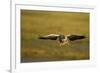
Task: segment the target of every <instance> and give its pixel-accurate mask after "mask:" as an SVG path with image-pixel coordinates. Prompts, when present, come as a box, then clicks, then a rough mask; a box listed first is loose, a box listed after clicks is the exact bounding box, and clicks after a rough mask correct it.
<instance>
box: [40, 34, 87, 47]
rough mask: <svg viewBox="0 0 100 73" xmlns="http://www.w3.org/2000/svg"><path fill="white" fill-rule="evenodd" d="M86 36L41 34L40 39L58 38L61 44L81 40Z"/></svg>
mask: <svg viewBox="0 0 100 73" xmlns="http://www.w3.org/2000/svg"><path fill="white" fill-rule="evenodd" d="M84 38H86V37H85V36H83V35H73V34H72V35H66V36H65V35H62V34H49V35H45V36H40V37H39V39H44V40H58V41H59V43H60V46H62V45H65V44H69V42H70V41H75V40H80V39H84Z"/></svg>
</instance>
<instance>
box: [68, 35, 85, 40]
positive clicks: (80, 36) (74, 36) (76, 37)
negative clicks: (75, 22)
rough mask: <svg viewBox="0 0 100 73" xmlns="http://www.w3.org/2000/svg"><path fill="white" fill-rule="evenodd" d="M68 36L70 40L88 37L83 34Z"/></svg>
mask: <svg viewBox="0 0 100 73" xmlns="http://www.w3.org/2000/svg"><path fill="white" fill-rule="evenodd" d="M67 38H68V39H69V40H70V41H74V40H79V39H84V38H86V37H85V36H83V35H68V36H67Z"/></svg>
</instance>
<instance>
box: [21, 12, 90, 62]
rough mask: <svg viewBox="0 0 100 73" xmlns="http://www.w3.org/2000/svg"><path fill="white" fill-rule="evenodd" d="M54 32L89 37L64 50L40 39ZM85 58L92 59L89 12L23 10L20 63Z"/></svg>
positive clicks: (73, 43) (50, 41) (55, 42)
mask: <svg viewBox="0 0 100 73" xmlns="http://www.w3.org/2000/svg"><path fill="white" fill-rule="evenodd" d="M51 33H54V34H64V35H67V34H82V35H85V36H86V37H87V38H86V39H84V40H82V41H75V42H72V43H71V44H70V45H65V46H62V47H60V46H59V43H58V42H57V41H52V40H40V39H38V37H39V36H42V35H47V34H51ZM84 59H89V13H80V12H56V11H36V10H21V62H37V61H39V62H40V61H55V60H84Z"/></svg>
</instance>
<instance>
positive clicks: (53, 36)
mask: <svg viewBox="0 0 100 73" xmlns="http://www.w3.org/2000/svg"><path fill="white" fill-rule="evenodd" d="M58 37H59V35H57V34H49V35H45V36H40V37H39V39H49V40H57V38H58Z"/></svg>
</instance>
